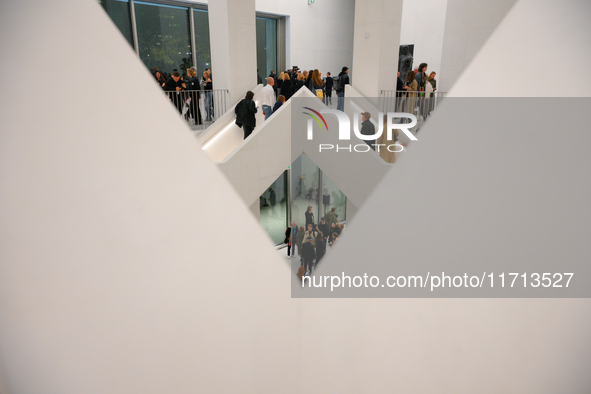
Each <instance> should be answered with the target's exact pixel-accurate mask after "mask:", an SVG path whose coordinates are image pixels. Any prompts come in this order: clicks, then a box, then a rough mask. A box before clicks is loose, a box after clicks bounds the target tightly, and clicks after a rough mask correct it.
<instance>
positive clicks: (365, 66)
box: [349, 0, 402, 97]
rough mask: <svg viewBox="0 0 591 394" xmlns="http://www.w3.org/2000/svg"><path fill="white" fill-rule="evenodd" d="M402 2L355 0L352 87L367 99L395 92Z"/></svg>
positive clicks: (398, 0) (397, 0) (400, 0)
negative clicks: (390, 91)
mask: <svg viewBox="0 0 591 394" xmlns="http://www.w3.org/2000/svg"><path fill="white" fill-rule="evenodd" d="M401 23H402V0H356V1H355V32H354V38H353V65H352V67H351V70H350V71H349V75H350V76H351V84H352V85H353V86H354V87H355V89H357V90H358V91H359V92H361V93H362V94H363V95H364V96H365V97H379V95H380V90H394V89H396V72H397V70H398V49H399V47H400V27H401Z"/></svg>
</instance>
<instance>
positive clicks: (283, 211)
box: [260, 171, 289, 245]
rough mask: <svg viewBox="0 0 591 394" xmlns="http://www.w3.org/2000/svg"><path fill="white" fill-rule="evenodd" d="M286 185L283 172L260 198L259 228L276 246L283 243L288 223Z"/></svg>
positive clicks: (285, 176) (285, 173)
mask: <svg viewBox="0 0 591 394" xmlns="http://www.w3.org/2000/svg"><path fill="white" fill-rule="evenodd" d="M287 185H288V181H287V171H285V172H284V173H283V174H282V175H281V176H280V177H279V178H277V180H276V181H275V182H273V184H272V185H271V186H270V187H269V188H268V189H267V190H266V191H265V192H264V193H263V195H262V196H261V198H260V208H261V226H263V228H264V229H265V231H266V232H267V234H269V237H271V239H272V240H273V242H275V244H276V245H279V244H282V243H283V240H284V239H285V230H286V229H287V226H288V223H289V222H288V220H289V218H288V211H287V208H288V206H287V203H288V198H287V197H288V195H287Z"/></svg>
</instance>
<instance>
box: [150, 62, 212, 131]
mask: <svg viewBox="0 0 591 394" xmlns="http://www.w3.org/2000/svg"><path fill="white" fill-rule="evenodd" d="M152 75H153V76H154V79H156V83H157V84H158V85H159V86H160V87H161V88H162V89H163V90H164V91H165V92H167V95H168V97H169V98H170V100H171V101H172V103H173V104H174V106H175V107H176V108H177V110H178V111H179V113H180V114H181V115H183V116H184V117H185V119H187V120H193V122H194V124H195V125H201V124H203V123H204V120H203V116H202V114H201V112H202V111H201V108H200V103H201V102H202V104H201V105H202V107H203V113H204V115H205V122H213V120H214V100H213V84H212V81H211V69H210V68H207V69H206V70H205V71H203V75H202V77H201V78H199V77H197V68H196V67H190V68H188V69H187V70H186V74H184V75H181V74H180V73H179V71H178V70H174V71H173V72H172V73H171V74H170V75H168V74H166V73H164V72H161V71H159V70H158V68H157V67H155V68H154V69H153V70H152ZM201 99H203V100H201Z"/></svg>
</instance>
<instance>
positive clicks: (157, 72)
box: [154, 67, 166, 87]
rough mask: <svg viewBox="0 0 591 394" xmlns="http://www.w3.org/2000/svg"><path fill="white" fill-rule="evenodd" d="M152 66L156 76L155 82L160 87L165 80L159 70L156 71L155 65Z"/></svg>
mask: <svg viewBox="0 0 591 394" xmlns="http://www.w3.org/2000/svg"><path fill="white" fill-rule="evenodd" d="M154 68H155V69H156V70H155V71H154V78H156V83H158V85H159V86H160V87H163V85H164V83H166V80H165V79H164V77H163V76H162V73H161V72H160V71H158V68H156V67H154Z"/></svg>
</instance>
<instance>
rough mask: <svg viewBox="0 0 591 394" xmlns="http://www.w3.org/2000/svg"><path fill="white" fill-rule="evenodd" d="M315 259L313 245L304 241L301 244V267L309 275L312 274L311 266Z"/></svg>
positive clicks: (308, 241)
mask: <svg viewBox="0 0 591 394" xmlns="http://www.w3.org/2000/svg"><path fill="white" fill-rule="evenodd" d="M315 258H316V251H315V250H314V244H313V243H312V241H311V240H307V239H306V240H304V242H303V243H302V265H303V266H304V268H305V269H306V272H307V273H309V274H312V266H313V264H314V259H315Z"/></svg>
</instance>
